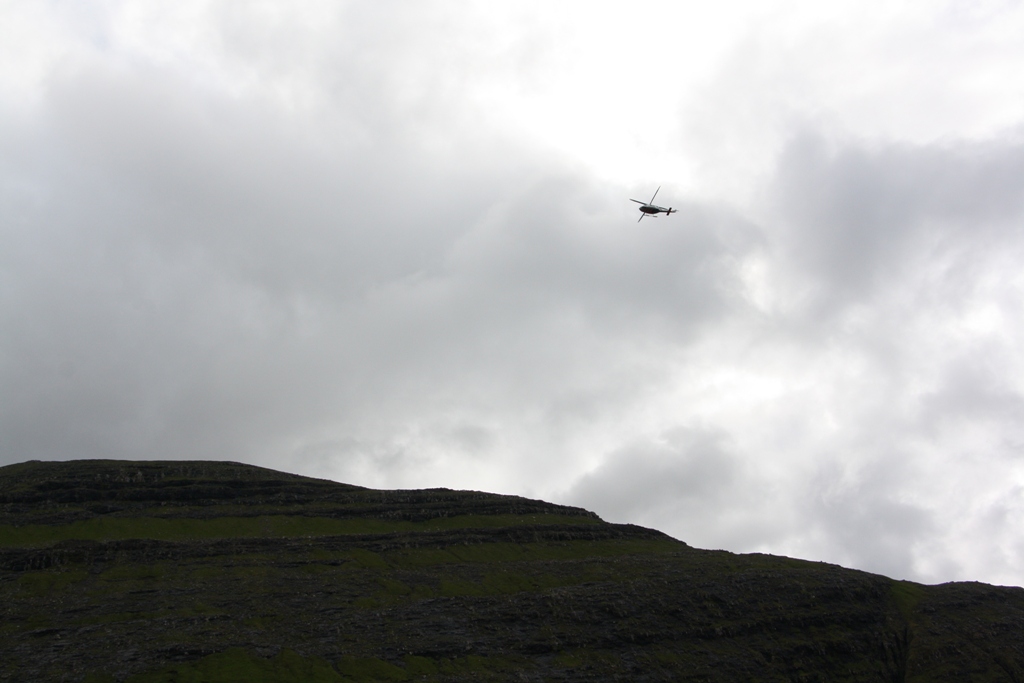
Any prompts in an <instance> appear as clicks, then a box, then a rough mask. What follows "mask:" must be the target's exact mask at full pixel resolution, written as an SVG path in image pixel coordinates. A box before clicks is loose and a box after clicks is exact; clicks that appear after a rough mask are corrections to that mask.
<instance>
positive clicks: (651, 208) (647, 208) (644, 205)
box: [629, 185, 679, 223]
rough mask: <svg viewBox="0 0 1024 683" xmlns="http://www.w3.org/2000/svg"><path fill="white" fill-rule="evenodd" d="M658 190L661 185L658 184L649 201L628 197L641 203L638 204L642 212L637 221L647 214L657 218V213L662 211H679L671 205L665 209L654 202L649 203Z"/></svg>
mask: <svg viewBox="0 0 1024 683" xmlns="http://www.w3.org/2000/svg"><path fill="white" fill-rule="evenodd" d="M660 191H661V185H659V186H658V189H657V190H655V191H654V194H653V195H651V201H650V202H642V201H640V200H639V199H630V200H629V201H631V202H636V203H637V204H640V205H641V206H640V211H641V212H642V213H641V214H640V218H639V219H638V220H637V223H639V222H640V221H642V220H643V219H644V218H646V217H647V216H650V217H651V218H657V217H658V214H659V213H663V214H665V215H671V214H673V213H679V210H678V209H673V208H671V207H669V208H667V209H666V208H665V207H663V206H655V205H654V204H652V203H651V202H653V201H654V198H655V197H657V196H658V192H660Z"/></svg>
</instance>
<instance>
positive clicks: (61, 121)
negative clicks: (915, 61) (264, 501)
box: [0, 5, 1024, 583]
mask: <svg viewBox="0 0 1024 683" xmlns="http://www.w3.org/2000/svg"><path fill="white" fill-rule="evenodd" d="M363 7H366V6H365V5H364V6H363ZM365 12H366V15H365V16H362V15H360V14H358V13H357V10H351V11H350V12H349V13H348V14H344V16H343V17H342V18H341V19H339V17H338V16H334V15H331V16H329V17H328V18H327V19H325V21H327V22H328V23H330V22H335V24H332V25H334V26H335V28H337V31H338V33H337V36H338V37H337V39H336V41H335V42H334V43H330V44H328V43H324V44H320V43H316V41H310V42H303V41H296V40H294V38H291V37H288V31H291V30H294V31H298V32H299V33H302V31H303V29H302V27H298V28H296V27H291V28H288V26H289V25H288V23H287V22H284V24H283V26H284V28H280V27H279V28H277V29H274V30H275V31H277V32H276V33H273V34H272V35H269V36H268V35H264V36H263V37H262V38H260V40H259V41H257V42H258V43H259V44H265V42H266V41H275V40H276V41H280V42H281V44H282V45H283V46H285V47H287V49H284V47H282V49H281V50H275V51H271V53H272V54H273V57H268V56H267V55H266V54H264V53H262V52H261V51H260V50H258V49H255V48H254V47H253V45H252V44H250V42H247V41H252V40H255V38H253V35H255V34H254V31H255V29H254V28H253V27H252V26H248V27H247V25H246V24H245V22H246V21H247V18H246V17H242V16H239V17H232V16H227V17H226V18H225V17H222V18H221V19H222V23H223V26H226V27H228V28H225V29H224V31H223V35H222V37H221V40H222V48H223V50H224V56H223V63H225V64H228V65H229V66H228V67H225V68H226V69H229V70H230V69H236V70H240V71H241V72H245V69H246V68H251V69H253V70H254V71H255V72H257V74H258V77H259V78H257V79H256V80H259V79H263V81H266V82H269V83H278V84H279V85H280V87H279V88H276V89H275V88H273V87H267V88H264V89H260V88H251V89H247V88H246V87H239V88H236V89H232V88H228V87H222V86H221V85H219V83H220V81H219V80H218V79H219V78H220V77H221V76H222V75H223V74H220V75H218V73H217V72H216V70H210V71H209V73H206V72H204V78H199V79H197V78H195V77H194V74H193V76H191V77H186V76H185V75H183V72H182V71H181V69H179V68H177V67H176V66H174V65H173V64H171V65H159V64H156V63H150V64H147V65H145V66H139V65H132V64H125V63H120V64H116V63H113V62H111V61H103V60H102V59H97V60H94V61H88V60H86V61H84V62H83V63H81V64H76V65H74V66H73V67H72V66H65V67H62V68H61V69H58V70H56V71H55V73H54V75H53V76H52V77H51V78H50V79H49V80H48V82H47V84H46V88H45V91H44V93H43V95H42V96H41V99H40V103H39V105H38V107H37V108H36V109H34V110H33V111H32V112H31V116H19V115H16V114H15V113H13V112H14V110H13V109H10V110H8V109H5V110H4V111H5V112H6V113H4V114H3V115H2V118H0V146H2V154H0V386H2V387H3V391H2V392H0V462H3V463H7V462H15V461H19V460H24V459H28V458H77V457H124V458H230V459H237V460H245V461H249V462H256V463H259V464H265V465H271V466H276V467H280V468H283V469H293V470H294V469H298V470H301V471H303V472H308V473H311V474H318V475H321V476H332V477H337V478H342V479H348V480H350V481H353V482H354V483H363V484H368V485H381V486H428V485H447V486H467V487H468V486H472V487H475V488H488V489H491V490H503V491H509V492H515V493H522V494H526V495H538V496H545V497H548V498H557V499H558V500H561V501H565V502H571V503H576V504H582V505H585V506H587V507H589V508H592V509H594V510H596V511H598V512H599V513H601V514H603V515H605V516H606V517H608V518H610V519H614V520H615V521H633V522H637V523H643V524H648V525H653V526H657V527H658V528H661V529H664V530H666V531H668V532H669V533H673V534H675V535H677V536H679V537H680V538H682V539H683V540H687V541H689V542H692V543H695V544H697V545H705V546H713V547H728V548H730V549H734V550H744V551H746V550H763V551H765V550H766V551H771V552H789V553H793V554H798V555H801V556H804V557H812V558H815V559H828V560H831V561H838V562H844V563H847V564H853V565H855V566H859V567H862V568H866V569H872V570H876V571H885V572H889V573H892V574H894V575H898V576H905V577H912V578H925V579H949V578H984V579H987V580H1003V581H1014V582H1018V583H1019V582H1020V581H1022V580H1024V547H1022V545H1021V543H1020V542H1019V540H1017V536H1016V534H1015V531H1014V530H1015V528H1019V526H1018V524H1019V522H1021V521H1024V506H1022V504H1021V503H1020V491H1021V485H1022V484H1024V478H1022V474H1021V472H1022V470H1021V460H1020V448H1021V446H1020V445H1021V444H1024V434H1022V433H1021V429H1020V427H1019V426H1018V425H1019V424H1021V421H1020V419H1019V418H1020V417H1021V408H1022V406H1024V402H1022V398H1024V397H1022V391H1024V363H1022V359H1021V356H1020V352H1019V348H1020V347H1021V344H1020V340H1021V336H1022V333H1024V327H1022V326H1021V325H1020V323H1019V321H1020V320H1022V319H1024V317H1022V315H1021V313H1022V312H1024V311H1022V310H1021V307H1022V304H1021V301H1024V298H1022V297H1021V294H1022V293H1024V292H1022V289H1024V279H1022V278H1021V277H1020V276H1019V275H1018V274H1017V271H1018V264H1019V263H1020V262H1021V259H1020V257H1021V256H1022V249H1024V240H1022V235H1024V233H1022V231H1021V226H1022V219H1024V215H1022V209H1024V191H1022V186H1021V183H1020V182H1019V179H1020V178H1021V177H1022V174H1021V171H1022V170H1024V169H1022V167H1024V146H1022V145H1021V144H1020V141H1019V140H1018V139H1017V138H1015V137H1013V136H1012V135H1009V134H1008V135H1007V136H1006V137H1005V138H997V139H991V140H987V141H981V142H978V141H975V142H971V141H958V142H950V143H946V144H934V145H917V146H912V145H907V144H896V143H891V144H890V143H884V142H876V143H872V144H867V143H865V142H863V141H859V140H856V139H853V138H847V139H837V138H834V137H827V136H824V135H822V134H818V133H815V132H813V131H802V132H801V131H794V133H793V136H792V139H791V142H790V143H789V144H788V145H786V146H785V148H784V151H783V153H782V154H781V155H780V157H779V161H778V165H777V168H776V171H775V173H774V175H773V177H772V178H771V179H770V180H769V181H768V182H767V183H766V184H765V186H764V188H763V192H762V202H761V204H760V205H759V206H757V207H754V208H753V209H750V210H749V211H747V212H746V214H744V212H742V211H741V210H739V209H737V208H733V207H729V206H724V205H721V204H714V203H710V202H706V201H702V200H701V199H700V198H699V197H688V198H687V197H680V196H679V193H678V192H675V193H674V189H673V188H672V187H666V188H665V190H663V191H662V192H663V194H664V195H665V196H666V201H668V202H671V203H672V204H673V206H675V207H676V208H678V209H679V210H680V211H679V214H677V215H673V216H672V217H671V218H660V219H658V220H657V221H644V222H643V223H642V224H640V225H637V224H636V223H635V219H636V214H635V211H634V207H633V205H632V204H631V203H629V202H628V201H627V198H628V197H629V196H637V195H638V194H643V193H647V192H649V191H650V190H651V189H652V188H647V187H631V188H623V187H619V186H616V185H615V184H613V183H609V182H606V181H601V180H599V179H597V178H596V177H594V176H593V175H591V174H589V173H588V172H587V171H586V170H581V169H579V168H577V167H575V166H573V165H572V164H571V163H569V162H567V161H565V160H563V159H560V158H558V157H557V156H556V155H555V154H554V153H552V152H551V151H550V150H544V149H541V148H538V147H536V146H532V145H531V144H528V143H523V142H522V141H519V140H515V139H510V138H509V137H507V136H506V135H504V134H502V133H499V132H498V131H496V130H494V129H492V128H490V127H489V126H488V124H487V123H486V121H484V120H480V118H479V111H480V110H478V109H474V108H473V107H471V106H469V105H465V106H464V104H463V102H462V100H461V99H460V98H462V97H463V96H464V93H463V90H462V88H463V87H464V81H466V80H472V79H474V78H476V79H479V78H483V77H484V76H485V75H486V73H485V72H486V69H485V68H484V67H480V66H479V65H477V66H474V65H466V64H462V63H460V62H459V60H458V59H457V54H455V53H452V52H449V51H446V50H447V49H448V48H446V47H445V43H444V41H442V40H440V39H439V38H438V37H437V36H438V35H442V34H443V30H441V31H440V33H435V34H430V33H429V32H427V33H426V37H425V36H424V35H422V34H421V33H422V32H418V31H416V30H415V29H416V22H415V21H414V20H413V19H414V18H413V19H407V20H404V21H402V22H400V23H399V25H397V26H396V27H395V28H394V35H393V36H391V37H390V38H388V39H387V40H385V44H384V46H383V47H382V46H380V45H374V44H369V43H365V41H364V42H363V43H360V42H359V41H360V39H359V36H360V35H383V34H386V33H387V31H385V30H384V29H383V28H380V26H377V24H375V23H374V22H380V21H383V19H384V18H386V17H387V16H389V15H388V13H387V12H383V13H381V14H375V13H374V12H371V11H369V10H365ZM422 18H423V20H424V21H433V22H439V25H442V26H443V25H445V21H446V19H445V17H444V15H443V14H435V13H431V12H426V14H425V15H423V17H422ZM274 25H276V24H275V22H269V21H268V22H266V26H274ZM261 26H263V24H261ZM374 26H376V28H374ZM358 27H362V28H363V29H364V31H362V32H361V31H360V30H356V29H357V28H358ZM264 28H265V26H264ZM261 30H262V29H261ZM268 30H269V29H268ZM256 33H258V31H257V32H256ZM316 35H324V34H320V33H317V34H316ZM431 35H433V36H434V37H430V36H431ZM346 36H347V38H346ZM218 44H221V43H218ZM544 45H545V43H544V41H540V42H539V43H538V44H537V45H533V46H529V47H524V48H521V49H519V48H517V49H508V50H505V51H502V50H501V49H498V48H495V52H494V57H493V61H492V62H491V63H489V64H488V65H487V66H486V68H501V69H506V70H508V71H509V72H515V73H518V72H519V70H522V72H523V73H532V71H531V69H535V68H536V67H535V66H531V64H532V62H531V55H532V54H534V53H535V52H536V51H543V50H544V49H545V48H544ZM384 48H387V49H384ZM406 67H408V69H406ZM478 70H479V73H478ZM190 73H191V72H190ZM236 75H237V74H236ZM254 78H256V77H255V76H254ZM243 81H244V79H243ZM263 81H260V82H261V83H262V82H263ZM285 86H287V87H285ZM289 88H291V89H289ZM282 92H283V93H284V94H282ZM666 185H667V183H666ZM659 197H660V195H659ZM984 571H988V572H989V573H988V574H984V575H982V573H983V572H984Z"/></svg>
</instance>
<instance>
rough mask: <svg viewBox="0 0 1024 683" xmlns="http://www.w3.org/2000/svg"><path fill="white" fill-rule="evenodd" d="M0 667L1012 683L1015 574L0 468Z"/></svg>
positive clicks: (457, 503)
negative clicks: (889, 573) (884, 565)
mask: <svg viewBox="0 0 1024 683" xmlns="http://www.w3.org/2000/svg"><path fill="white" fill-rule="evenodd" d="M0 610H2V621H0V680H2V681H74V682H80V681H89V682H90V683H100V682H101V681H102V682H110V681H117V682H119V683H120V682H122V681H128V682H130V683H144V682H147V683H148V682H156V681H160V682H168V683H170V682H172V681H175V682H182V683H184V682H186V681H195V682H199V681H211V682H212V681H247V682H248V681H266V682H268V683H278V682H280V683H284V682H286V681H323V682H341V681H469V680H473V681H484V680H493V681H504V680H508V681H686V680H692V681H744V680H751V681H1015V682H1019V681H1024V590H1022V589H1020V588H1001V587H993V586H988V585H984V584H978V583H956V584H944V585H940V586H922V585H919V584H914V583H909V582H901V581H893V580H891V579H888V578H886V577H883V576H878V575H874V574H868V573H865V572H859V571H854V570H849V569H843V568H841V567H837V566H834V565H828V564H821V563H813V562H804V561H798V560H792V559H788V558H784V557H773V556H768V555H736V554H732V553H727V552H723V551H707V550H697V549H694V548H691V547H689V546H687V545H686V544H685V543H682V542H680V541H677V540H674V539H672V538H669V537H668V536H665V535H664V534H661V533H660V532H657V531H653V530H650V529H644V528H641V527H636V526H631V525H619V524H608V523H606V522H603V521H602V520H600V519H599V518H598V517H597V516H596V515H594V514H592V513H590V512H587V511H585V510H580V509H577V508H570V507H564V506H559V505H553V504H550V503H545V502H542V501H536V500H528V499H525V498H519V497H514V496H500V495H494V494H487V493H479V492H471V491H451V490H447V489H430V490H410V491H378V490H372V489H366V488H360V487H356V486H348V485H345V484H338V483H334V482H329V481H322V480H317V479H311V478H306V477H300V476H296V475H291V474H285V473H281V472H275V471H272V470H267V469H262V468H257V467H252V466H248V465H241V464H237V463H225V462H126V461H100V460H93V461H74V462H66V463H48V462H27V463H21V464H18V465H10V466H7V467H2V468H0Z"/></svg>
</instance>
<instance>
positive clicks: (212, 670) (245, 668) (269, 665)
mask: <svg viewBox="0 0 1024 683" xmlns="http://www.w3.org/2000/svg"><path fill="white" fill-rule="evenodd" d="M99 680H102V679H99ZM346 680H347V679H346V678H344V677H342V676H341V674H339V673H338V672H337V671H336V670H335V669H334V667H332V666H331V665H330V663H329V662H327V661H326V660H323V659H320V658H317V657H302V656H301V655H298V654H296V653H295V652H292V651H291V650H282V651H281V653H280V654H278V655H277V656H276V657H274V658H272V659H263V658H261V657H256V656H254V655H251V654H249V653H248V652H246V651H245V650H243V649H241V648H233V649H231V650H227V651H225V652H220V653H218V654H215V655H210V656H209V657H204V658H203V659H200V660H198V661H196V662H190V663H187V664H175V665H172V666H168V667H163V668H160V669H157V670H155V671H151V672H148V673H143V674H138V675H136V676H132V677H131V678H129V679H127V681H125V683H345V681H346Z"/></svg>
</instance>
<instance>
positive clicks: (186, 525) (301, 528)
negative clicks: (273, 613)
mask: <svg viewBox="0 0 1024 683" xmlns="http://www.w3.org/2000/svg"><path fill="white" fill-rule="evenodd" d="M533 524H542V525H552V524H573V525H580V524H588V525H589V524H601V522H600V521H599V520H595V519H592V518H588V517H572V516H565V515H462V516H457V517H444V518H438V519H432V520H428V521H425V522H407V521H400V520H399V521H390V520H381V519H332V518H329V517H305V516H301V515H264V516H260V517H217V518H214V519H188V518H177V519H174V518H171V519H168V518H161V517H137V518H132V517H98V518H93V519H88V520H82V521H78V522H73V523H71V524H61V525H42V524H30V525H26V526H11V525H6V524H4V525H0V547H19V546H20V547H26V546H27V547H31V546H44V545H50V544H53V543H57V542H59V541H68V540H84V541H114V540H126V539H153V540H163V541H180V540H197V539H216V538H292V537H298V538H301V537H309V536H342V535H350V534H388V533H398V532H414V531H446V530H454V529H473V528H501V527H510V526H512V527H514V526H526V525H533Z"/></svg>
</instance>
